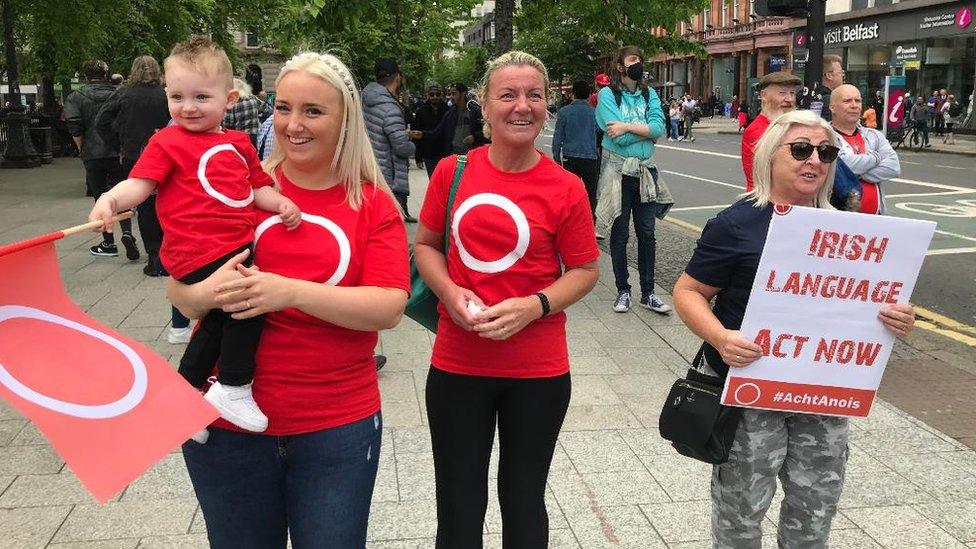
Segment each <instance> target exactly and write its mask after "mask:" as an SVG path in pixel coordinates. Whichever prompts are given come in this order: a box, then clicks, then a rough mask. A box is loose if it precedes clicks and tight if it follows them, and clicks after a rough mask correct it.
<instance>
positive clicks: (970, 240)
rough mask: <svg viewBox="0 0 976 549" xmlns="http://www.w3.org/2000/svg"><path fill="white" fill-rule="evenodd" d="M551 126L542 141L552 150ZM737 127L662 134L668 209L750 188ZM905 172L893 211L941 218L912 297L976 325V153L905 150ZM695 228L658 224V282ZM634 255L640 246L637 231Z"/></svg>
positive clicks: (697, 218)
mask: <svg viewBox="0 0 976 549" xmlns="http://www.w3.org/2000/svg"><path fill="white" fill-rule="evenodd" d="M550 134H551V132H550V131H545V132H544V133H543V135H542V136H541V137H540V139H539V141H538V145H539V146H540V148H542V150H544V151H546V152H549V151H550V143H551V137H550ZM739 143H740V138H739V136H737V135H727V134H706V133H700V134H698V135H697V139H696V141H695V142H694V143H692V144H685V143H681V142H668V141H667V140H659V141H658V147H657V151H656V153H655V157H656V159H657V161H656V164H657V166H658V168H659V169H660V170H661V171H662V172H663V173H664V174H665V176H666V177H667V182H668V187H669V188H670V190H671V193H672V194H673V195H674V198H675V206H674V208H673V209H672V213H671V214H670V215H669V217H671V218H673V219H678V220H681V221H684V222H686V223H688V224H690V225H693V226H697V227H701V226H703V225H704V224H705V222H706V221H707V220H708V219H709V218H711V217H712V216H713V215H715V213H716V212H718V211H720V210H721V209H722V208H724V207H725V206H727V205H728V204H730V203H732V202H733V201H734V200H735V197H736V196H737V195H738V194H739V193H741V192H743V191H744V185H745V183H744V181H745V178H744V176H743V173H742V165H741V161H740V159H739V158H738V156H739ZM900 159H901V160H902V174H901V177H900V178H898V180H897V181H893V182H890V183H889V184H887V186H886V193H887V195H888V199H887V203H888V207H889V212H888V214H889V215H895V216H900V217H906V218H913V219H928V220H932V221H936V222H937V223H938V228H937V232H936V235H935V238H934V239H933V241H932V246H931V247H930V250H929V252H928V255H927V257H926V260H925V263H924V265H923V267H922V271H921V273H920V275H919V282H918V284H917V285H916V288H915V293H914V295H913V296H912V299H913V301H914V302H915V303H917V304H919V305H921V306H922V307H925V308H926V309H928V310H931V311H934V312H936V313H939V314H942V315H945V316H947V317H949V318H951V319H954V320H956V321H958V322H961V323H963V324H966V325H970V326H976V178H974V177H973V174H974V173H976V157H972V156H960V155H951V154H943V153H932V152H927V151H926V152H921V153H914V152H902V153H900ZM696 238H697V235H696V233H695V231H694V230H690V229H688V228H685V227H678V226H675V225H674V224H671V223H659V224H658V229H657V241H658V244H657V246H658V253H657V265H656V277H657V282H658V283H659V284H660V285H662V286H664V287H668V288H670V287H671V286H672V285H673V284H674V281H675V280H677V277H678V275H679V274H680V273H681V271H682V270H683V269H684V266H685V264H686V263H687V261H688V259H689V258H690V256H691V251H692V250H693V248H694V245H695V240H696ZM631 240H632V242H631V248H632V250H631V252H630V257H631V258H633V257H634V256H635V254H636V247H635V246H634V245H633V239H631Z"/></svg>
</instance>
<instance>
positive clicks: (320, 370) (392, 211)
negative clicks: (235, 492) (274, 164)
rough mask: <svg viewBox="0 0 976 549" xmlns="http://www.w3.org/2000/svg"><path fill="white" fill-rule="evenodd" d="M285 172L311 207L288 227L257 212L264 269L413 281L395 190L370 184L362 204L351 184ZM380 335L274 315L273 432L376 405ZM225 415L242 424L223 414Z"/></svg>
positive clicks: (267, 323) (261, 390)
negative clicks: (311, 183) (349, 193)
mask: <svg viewBox="0 0 976 549" xmlns="http://www.w3.org/2000/svg"><path fill="white" fill-rule="evenodd" d="M278 180H279V181H280V182H281V192H282V194H284V195H285V196H287V197H288V198H290V199H292V200H293V201H294V202H295V204H297V205H298V207H299V209H301V211H302V222H301V224H299V225H298V228H297V229H295V230H293V231H287V230H285V226H284V225H282V224H281V221H280V218H278V217H277V216H275V215H273V214H271V213H268V212H261V211H258V212H257V215H256V217H257V219H258V221H259V223H258V225H257V230H256V231H255V251H254V261H255V264H257V265H258V266H259V267H260V268H261V270H262V271H266V272H271V273H275V274H279V275H282V276H287V277H289V278H295V279H301V280H310V281H312V282H317V283H324V284H331V285H336V286H379V287H384V288H399V289H402V290H405V291H407V292H409V291H410V268H409V262H408V258H407V233H406V230H405V229H404V226H403V221H402V219H401V218H400V214H399V213H398V212H397V209H396V206H395V205H394V202H393V198H392V197H390V196H389V195H388V194H387V193H385V192H383V191H380V190H379V189H377V188H376V187H374V186H373V185H371V184H366V185H364V187H363V195H364V200H363V204H362V205H361V206H360V208H359V210H358V211H357V210H353V209H352V208H350V207H349V204H348V203H347V202H346V192H345V189H344V188H343V187H342V186H341V185H335V186H333V187H331V188H329V189H325V190H308V189H303V188H300V187H297V186H295V185H294V184H293V183H291V182H290V181H288V179H287V178H285V177H284V174H283V173H282V172H281V171H280V170H279V171H278ZM376 339H377V333H376V332H364V331H358V330H350V329H347V328H342V327H339V326H336V325H335V324H331V323H329V322H326V321H324V320H321V319H318V318H315V317H313V316H311V315H308V314H306V313H304V312H302V311H299V310H298V309H285V310H282V311H278V312H274V313H268V314H266V315H264V331H263V332H262V333H261V342H260V344H259V345H258V351H257V355H256V356H255V359H256V361H257V369H256V370H255V372H254V386H253V391H254V399H255V400H256V401H257V403H258V406H260V407H261V410H262V411H263V412H264V413H265V414H266V415H267V416H268V430H267V431H265V434H269V435H277V436H283V435H292V434H298V433H309V432H312V431H318V430H321V429H328V428H331V427H338V426H341V425H346V424H349V423H352V422H354V421H358V420H360V419H363V418H365V417H368V416H369V415H371V414H374V413H376V412H377V411H378V410H379V409H380V392H379V387H378V386H377V382H376V365H375V363H374V361H373V350H374V349H375V347H376ZM215 425H216V426H218V427H222V428H226V429H233V430H240V429H238V428H236V427H234V426H233V425H231V424H230V423H227V422H226V421H224V420H222V419H221V420H218V421H217V423H215Z"/></svg>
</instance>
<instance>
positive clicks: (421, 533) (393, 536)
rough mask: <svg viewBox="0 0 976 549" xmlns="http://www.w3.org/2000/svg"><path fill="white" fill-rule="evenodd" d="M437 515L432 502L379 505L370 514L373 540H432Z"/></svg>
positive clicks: (421, 501)
mask: <svg viewBox="0 0 976 549" xmlns="http://www.w3.org/2000/svg"><path fill="white" fill-rule="evenodd" d="M436 533H437V514H436V511H435V507H434V504H433V502H431V501H430V500H417V501H401V502H379V503H374V504H373V505H372V507H371V508H370V512H369V533H368V536H367V539H368V540H369V541H395V540H403V539H419V538H432V537H434V535H435V534H436Z"/></svg>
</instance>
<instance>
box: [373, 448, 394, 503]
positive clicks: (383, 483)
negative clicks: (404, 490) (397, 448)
mask: <svg viewBox="0 0 976 549" xmlns="http://www.w3.org/2000/svg"><path fill="white" fill-rule="evenodd" d="M399 500H400V488H399V486H398V484H397V470H396V460H395V459H394V456H393V452H389V451H387V449H385V448H384V449H383V451H382V452H380V464H379V469H378V470H377V471H376V481H375V482H374V483H373V498H372V501H373V502H377V501H399Z"/></svg>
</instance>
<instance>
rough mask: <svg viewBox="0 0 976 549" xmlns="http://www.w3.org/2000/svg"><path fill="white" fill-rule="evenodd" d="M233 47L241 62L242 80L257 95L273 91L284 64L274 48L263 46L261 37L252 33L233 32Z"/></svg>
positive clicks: (283, 60) (283, 58) (282, 57)
mask: <svg viewBox="0 0 976 549" xmlns="http://www.w3.org/2000/svg"><path fill="white" fill-rule="evenodd" d="M231 32H232V33H233V36H234V45H235V46H236V47H237V53H238V55H239V56H240V58H241V61H242V62H243V63H242V64H243V66H244V71H243V75H241V76H243V78H244V81H245V82H247V83H248V84H249V85H250V86H251V90H252V91H253V92H254V93H255V94H257V93H258V92H260V91H265V92H268V93H271V92H273V91H274V84H275V79H276V78H278V73H279V72H281V67H282V66H283V65H284V64H285V56H284V55H282V53H281V52H280V51H278V50H277V49H275V48H271V47H268V46H266V45H264V43H263V42H262V40H261V37H260V36H259V35H258V34H256V33H253V32H245V31H238V30H233V31H231Z"/></svg>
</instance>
